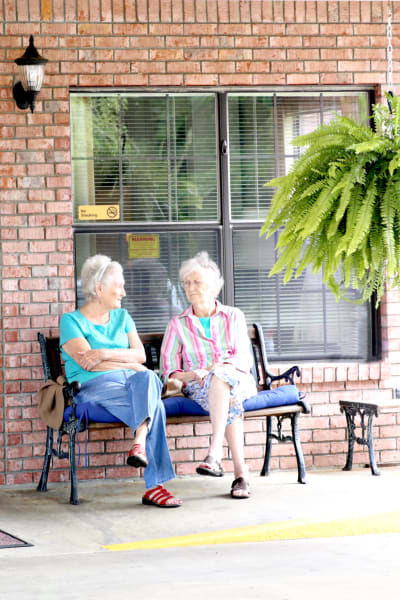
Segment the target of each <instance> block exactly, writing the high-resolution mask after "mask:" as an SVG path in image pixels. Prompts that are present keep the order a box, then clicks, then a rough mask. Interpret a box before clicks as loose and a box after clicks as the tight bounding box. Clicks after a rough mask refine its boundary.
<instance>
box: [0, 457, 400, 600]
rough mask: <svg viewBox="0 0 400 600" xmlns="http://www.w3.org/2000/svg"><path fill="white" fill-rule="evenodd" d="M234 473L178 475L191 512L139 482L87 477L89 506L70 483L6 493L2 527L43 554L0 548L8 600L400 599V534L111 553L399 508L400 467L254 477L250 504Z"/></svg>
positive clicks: (84, 488)
mask: <svg viewBox="0 0 400 600" xmlns="http://www.w3.org/2000/svg"><path fill="white" fill-rule="evenodd" d="M230 483H231V477H230V476H229V475H227V476H225V477H224V478H221V479H212V478H205V477H200V476H197V477H191V478H180V479H176V480H174V481H173V482H171V483H170V485H168V488H169V489H170V490H171V491H172V492H174V493H176V494H178V495H180V497H181V498H182V499H183V500H184V505H183V507H182V508H178V509H169V510H161V509H158V508H153V507H147V506H143V505H142V504H141V496H142V493H143V483H142V482H141V481H133V482H127V481H115V482H114V481H106V482H104V481H101V482H100V481H96V482H81V483H80V496H81V502H82V503H81V505H79V506H71V505H70V504H69V502H68V499H69V486H68V485H67V484H50V486H49V491H48V492H47V493H44V494H40V493H38V492H36V491H35V490H34V489H32V488H31V487H26V486H24V487H13V488H9V487H2V488H0V529H3V530H4V531H7V532H8V533H10V534H14V535H16V536H18V537H20V538H22V539H24V540H26V541H28V542H30V543H32V544H33V547H27V548H13V549H0V598H1V600H3V599H4V600H6V599H7V600H14V599H15V600H19V599H23V600H34V599H40V600H50V599H51V600H55V599H56V598H57V600H58V599H60V600H63V599H64V598H65V599H66V598H68V599H71V600H75V599H76V600H91V599H96V600H108V599H111V598H112V599H117V600H125V599H129V600H130V599H132V598H135V597H141V598H144V597H148V598H149V597H153V598H156V599H157V600H158V599H160V600H161V599H164V598H167V599H168V598H177V599H178V600H180V599H183V598H189V599H190V600H197V599H200V598H201V599H204V598H208V600H214V599H218V600H223V599H225V598H230V599H231V598H234V599H243V598H251V599H253V598H254V599H258V598H263V599H264V598H267V599H268V600H292V599H293V600H294V599H296V600H297V599H300V600H301V599H303V598H304V599H306V598H307V599H309V600H313V599H316V598H318V599H323V600H330V599H333V598H335V599H336V598H340V599H344V600H350V599H351V600H359V599H360V600H361V599H362V600H369V599H372V598H374V599H375V598H377V597H378V596H382V597H384V598H385V600H395V599H396V600H398V598H399V596H400V551H399V548H400V533H387V532H386V533H378V534H367V535H355V536H344V537H335V532H333V533H332V537H327V538H312V539H280V540H278V541H262V542H256V543H249V542H247V541H246V535H243V536H242V538H241V539H242V541H241V543H228V544H219V543H218V544H214V545H199V546H188V547H177V548H161V549H146V550H128V551H120V552H110V551H109V550H108V549H106V548H104V546H105V545H109V544H120V543H126V542H135V541H139V540H148V539H155V538H167V537H174V536H184V535H188V534H203V533H205V532H209V531H219V530H225V529H229V528H233V527H243V526H251V525H261V524H266V523H287V522H288V521H292V522H293V523H296V522H297V521H298V520H301V519H305V520H311V521H313V522H321V523H322V522H327V521H334V520H336V519H355V518H356V517H359V516H362V517H365V523H366V524H368V523H370V522H373V521H374V518H375V519H376V518H377V517H378V516H379V515H382V514H385V513H393V512H398V513H400V505H399V503H400V469H398V468H385V469H382V476H381V477H373V476H372V475H371V474H370V471H369V470H368V469H359V470H354V471H352V472H351V473H348V472H342V471H329V472H325V471H324V472H322V471H314V472H310V473H308V484H307V485H299V484H297V483H296V474H295V473H294V472H282V473H273V474H272V475H271V476H270V477H269V478H261V477H258V476H256V475H252V476H251V486H252V498H251V499H250V500H242V501H237V500H232V499H231V498H230V497H229V495H228V491H229V487H230Z"/></svg>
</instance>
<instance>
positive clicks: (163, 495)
mask: <svg viewBox="0 0 400 600" xmlns="http://www.w3.org/2000/svg"><path fill="white" fill-rule="evenodd" d="M168 500H174V502H170V503H169V504H168ZM142 502H143V504H148V505H149V506H158V507H159V508H177V507H178V506H181V504H182V500H180V498H176V497H175V496H173V495H172V494H170V493H169V491H168V490H166V489H165V487H163V486H162V485H157V487H155V488H151V490H147V492H146V493H145V495H144V496H143V498H142Z"/></svg>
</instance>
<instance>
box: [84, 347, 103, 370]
mask: <svg viewBox="0 0 400 600" xmlns="http://www.w3.org/2000/svg"><path fill="white" fill-rule="evenodd" d="M77 354H78V356H79V364H80V365H81V367H82V368H83V369H85V371H92V370H93V369H94V367H95V366H96V365H98V364H99V363H101V362H103V361H104V360H106V359H107V353H106V351H105V350H103V349H98V350H86V351H85V352H77Z"/></svg>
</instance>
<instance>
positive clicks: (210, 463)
mask: <svg viewBox="0 0 400 600" xmlns="http://www.w3.org/2000/svg"><path fill="white" fill-rule="evenodd" d="M196 472H197V473H198V474H199V475H211V477H222V476H223V474H224V469H223V468H222V465H221V463H220V462H219V460H217V459H216V458H214V457H213V456H210V455H208V456H206V458H205V459H204V460H203V462H202V463H200V464H199V466H198V467H197V469H196Z"/></svg>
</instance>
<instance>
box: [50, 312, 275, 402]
mask: <svg viewBox="0 0 400 600" xmlns="http://www.w3.org/2000/svg"><path fill="white" fill-rule="evenodd" d="M139 335H140V339H141V340H142V342H143V345H144V348H145V351H146V363H145V365H146V367H147V368H148V369H151V370H153V371H154V370H157V369H158V366H159V363H160V350H161V343H162V338H163V333H140V334H139ZM248 335H249V339H250V342H251V348H252V352H253V357H254V365H255V366H254V368H253V371H252V372H253V376H254V378H255V380H256V382H257V386H258V388H259V389H260V390H261V389H264V390H265V389H269V388H270V385H271V377H272V375H271V374H270V373H269V371H268V368H267V364H268V363H267V354H266V351H265V346H264V337H263V333H262V328H261V326H260V325H259V324H258V323H254V324H253V325H252V326H251V327H249V328H248ZM38 340H39V345H40V351H41V355H42V363H43V370H44V378H45V380H47V379H53V381H55V380H56V379H57V377H58V376H59V375H62V374H64V373H63V365H62V362H61V353H60V339H59V338H58V337H46V336H44V335H43V334H42V333H38Z"/></svg>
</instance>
